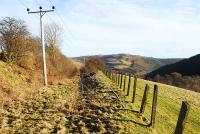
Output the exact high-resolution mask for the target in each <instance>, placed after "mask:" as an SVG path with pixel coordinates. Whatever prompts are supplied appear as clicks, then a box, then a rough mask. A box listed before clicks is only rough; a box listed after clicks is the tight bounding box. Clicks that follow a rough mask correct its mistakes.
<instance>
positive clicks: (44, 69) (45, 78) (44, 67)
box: [27, 6, 55, 86]
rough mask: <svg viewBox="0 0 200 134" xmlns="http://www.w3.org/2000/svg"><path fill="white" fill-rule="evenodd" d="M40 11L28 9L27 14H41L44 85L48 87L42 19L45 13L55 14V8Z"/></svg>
mask: <svg viewBox="0 0 200 134" xmlns="http://www.w3.org/2000/svg"><path fill="white" fill-rule="evenodd" d="M39 9H40V10H39V11H34V12H30V9H29V8H27V12H28V13H29V14H31V13H39V15H40V29H41V43H42V58H43V80H44V85H45V86H47V67H46V53H45V42H44V30H43V23H42V17H43V16H44V14H45V13H47V12H53V11H54V9H55V7H54V6H52V10H45V11H43V10H42V7H41V6H40V7H39Z"/></svg>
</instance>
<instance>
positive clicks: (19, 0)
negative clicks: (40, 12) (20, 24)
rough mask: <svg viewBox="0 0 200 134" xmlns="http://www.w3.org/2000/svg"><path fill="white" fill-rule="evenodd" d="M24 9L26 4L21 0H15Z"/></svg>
mask: <svg viewBox="0 0 200 134" xmlns="http://www.w3.org/2000/svg"><path fill="white" fill-rule="evenodd" d="M17 1H18V2H19V3H20V4H21V5H22V6H23V7H24V8H25V9H26V8H27V6H26V4H24V3H23V2H22V1H21V0H17Z"/></svg>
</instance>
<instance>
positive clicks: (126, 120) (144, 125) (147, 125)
mask: <svg viewBox="0 0 200 134" xmlns="http://www.w3.org/2000/svg"><path fill="white" fill-rule="evenodd" d="M104 120H115V121H123V122H131V123H134V124H137V125H139V126H142V127H150V126H151V124H143V123H139V122H136V121H134V120H128V119H118V118H110V117H108V118H104Z"/></svg>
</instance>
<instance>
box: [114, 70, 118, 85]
mask: <svg viewBox="0 0 200 134" xmlns="http://www.w3.org/2000/svg"><path fill="white" fill-rule="evenodd" d="M117 82H118V72H116V78H115V84H116V85H117Z"/></svg>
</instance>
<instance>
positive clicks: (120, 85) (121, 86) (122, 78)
mask: <svg viewBox="0 0 200 134" xmlns="http://www.w3.org/2000/svg"><path fill="white" fill-rule="evenodd" d="M120 81H121V82H120V88H122V83H123V73H121V79H120Z"/></svg>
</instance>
